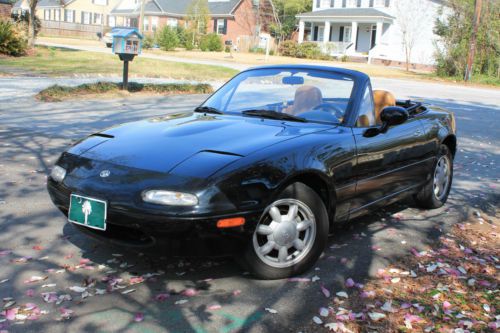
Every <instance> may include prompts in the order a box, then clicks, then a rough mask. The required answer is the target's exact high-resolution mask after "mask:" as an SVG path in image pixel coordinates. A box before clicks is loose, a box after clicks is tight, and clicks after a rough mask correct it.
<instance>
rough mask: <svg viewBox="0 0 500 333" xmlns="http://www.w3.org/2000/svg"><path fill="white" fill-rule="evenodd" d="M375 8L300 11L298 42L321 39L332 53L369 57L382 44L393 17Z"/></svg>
mask: <svg viewBox="0 0 500 333" xmlns="http://www.w3.org/2000/svg"><path fill="white" fill-rule="evenodd" d="M356 9H358V11H356ZM373 11H375V12H376V13H366V9H364V8H355V9H354V10H353V9H349V13H347V12H346V10H345V9H343V8H339V9H328V10H323V11H316V12H312V13H306V14H301V15H299V16H298V17H299V19H300V21H299V35H298V42H299V43H303V42H305V41H309V42H315V43H318V44H319V45H320V46H321V49H322V51H323V52H324V53H325V54H329V55H331V56H343V55H348V56H355V57H366V58H370V54H371V53H373V51H374V50H375V48H376V47H377V46H380V45H382V42H383V40H384V33H385V32H386V31H387V30H388V29H389V26H390V25H391V24H393V19H394V18H393V17H392V16H389V15H388V14H385V13H383V12H381V11H378V10H373ZM345 14H350V15H345Z"/></svg>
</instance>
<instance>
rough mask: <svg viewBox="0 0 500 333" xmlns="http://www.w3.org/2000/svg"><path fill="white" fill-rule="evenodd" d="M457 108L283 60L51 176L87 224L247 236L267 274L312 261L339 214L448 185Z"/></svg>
mask: <svg viewBox="0 0 500 333" xmlns="http://www.w3.org/2000/svg"><path fill="white" fill-rule="evenodd" d="M455 152H456V136H455V120H454V116H453V114H451V113H449V112H446V111H443V110H436V109H431V108H429V107H428V106H424V105H423V104H421V103H417V102H412V101H399V100H396V99H395V98H394V96H393V95H392V94H391V93H389V92H386V91H372V86H371V83H370V79H369V77H368V76H366V75H365V74H362V73H359V72H356V71H350V70H345V69H338V68H330V67H320V66H302V65H298V66H273V67H261V68H255V69H250V70H247V71H244V72H242V73H240V74H238V75H237V76H236V77H234V78H233V79H232V80H231V81H229V82H228V83H227V84H225V85H224V86H223V87H222V88H220V89H219V90H218V91H217V92H215V93H214V94H213V95H212V96H211V97H210V98H208V99H207V100H206V101H205V103H203V104H202V105H201V106H200V107H198V108H196V109H195V110H194V111H190V112H186V113H178V114H168V115H165V116H163V117H159V118H154V119H149V120H143V121H139V122H133V123H128V124H125V125H121V126H117V127H113V128H110V129H107V130H104V131H102V132H99V133H95V134H92V135H90V136H89V137H87V138H85V139H83V140H81V141H79V142H78V143H76V144H75V145H74V146H73V147H71V148H70V149H69V150H68V151H66V152H65V153H63V154H62V156H61V157H60V158H59V160H58V161H57V164H56V166H55V167H54V168H53V170H52V173H51V176H50V177H49V181H48V185H47V186H48V191H49V193H50V196H51V198H52V200H53V202H54V203H55V205H56V206H57V207H58V208H59V209H60V210H61V211H62V212H63V213H64V214H66V215H67V216H68V219H69V221H70V222H71V223H73V224H74V225H75V226H77V227H78V228H79V229H81V230H83V231H85V232H87V233H88V234H91V235H93V236H94V237H97V238H100V239H105V240H107V241H109V242H119V243H122V244H129V245H132V246H147V245H151V244H154V243H155V240H157V239H160V238H168V237H173V238H177V239H185V238H186V239H187V238H191V237H193V236H196V237H213V236H217V237H223V238H225V239H229V238H231V239H233V238H234V239H236V240H237V243H238V244H240V245H241V246H242V251H241V252H239V253H238V254H236V256H238V257H239V258H240V259H244V262H245V263H246V265H247V266H248V268H249V269H250V270H251V271H252V272H253V273H254V274H255V275H256V276H258V277H261V278H268V279H274V278H283V277H287V276H291V275H295V274H299V273H302V272H304V271H306V270H307V269H308V268H310V267H311V266H312V265H313V264H314V263H315V261H316V260H317V258H318V257H319V256H320V254H321V253H322V251H323V250H324V247H325V245H326V243H327V237H328V235H329V233H330V231H331V230H332V227H333V226H334V225H335V224H336V223H341V222H346V221H348V220H351V219H353V218H355V217H357V216H360V215H363V214H366V213H368V212H370V211H373V210H374V209H377V208H378V207H381V206H383V205H387V204H390V203H392V202H395V201H397V200H400V199H401V198H403V197H405V196H408V195H413V196H414V198H415V200H416V202H417V203H418V204H419V205H420V206H421V207H423V208H429V209H432V208H437V207H440V206H442V205H443V204H444V203H445V202H446V200H447V197H448V193H449V191H450V187H451V182H452V176H453V158H454V155H455Z"/></svg>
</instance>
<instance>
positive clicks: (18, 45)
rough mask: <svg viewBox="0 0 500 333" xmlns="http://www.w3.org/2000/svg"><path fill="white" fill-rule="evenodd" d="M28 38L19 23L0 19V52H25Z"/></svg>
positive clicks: (16, 54) (19, 54)
mask: <svg viewBox="0 0 500 333" xmlns="http://www.w3.org/2000/svg"><path fill="white" fill-rule="evenodd" d="M27 48H28V38H27V36H26V33H25V31H24V29H22V28H21V26H20V25H19V24H14V23H12V22H10V21H6V20H0V53H1V54H6V55H10V56H21V55H24V54H26V50H27Z"/></svg>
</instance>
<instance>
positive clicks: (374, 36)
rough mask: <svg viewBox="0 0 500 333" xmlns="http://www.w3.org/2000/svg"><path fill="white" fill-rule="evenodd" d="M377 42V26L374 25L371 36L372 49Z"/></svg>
mask: <svg viewBox="0 0 500 333" xmlns="http://www.w3.org/2000/svg"><path fill="white" fill-rule="evenodd" d="M376 44H377V26H376V25H372V33H371V38H370V50H371V49H373V48H374V47H375V45H376Z"/></svg>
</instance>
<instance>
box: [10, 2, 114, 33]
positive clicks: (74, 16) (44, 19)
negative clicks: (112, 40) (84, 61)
mask: <svg viewBox="0 0 500 333" xmlns="http://www.w3.org/2000/svg"><path fill="white" fill-rule="evenodd" d="M119 1H120V0H39V2H38V4H37V7H36V15H37V17H38V18H39V19H40V23H41V32H42V33H44V34H47V35H57V36H80V37H87V38H95V37H96V35H97V34H98V33H103V32H105V31H107V30H109V27H113V26H115V22H114V21H113V17H110V15H109V13H110V12H111V10H112V9H113V8H115V7H116V6H117V5H118V3H119ZM22 11H29V6H28V1H27V0H18V1H17V2H16V3H15V4H14V7H13V8H12V12H13V13H19V12H22Z"/></svg>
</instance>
